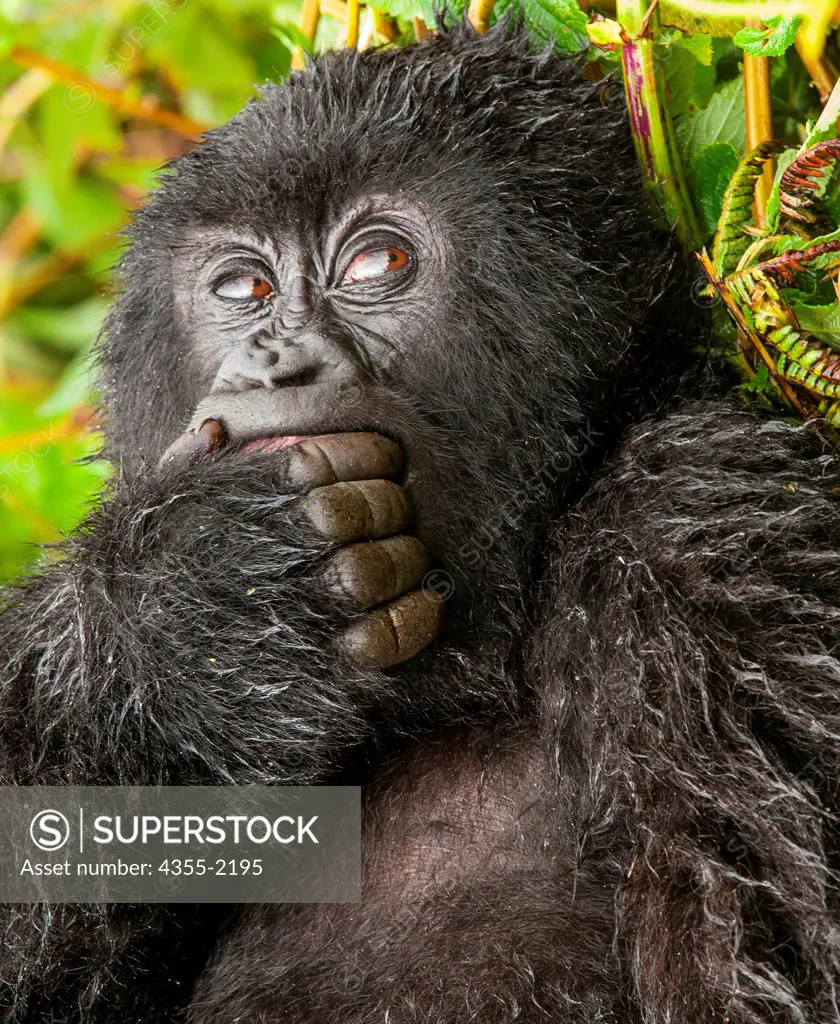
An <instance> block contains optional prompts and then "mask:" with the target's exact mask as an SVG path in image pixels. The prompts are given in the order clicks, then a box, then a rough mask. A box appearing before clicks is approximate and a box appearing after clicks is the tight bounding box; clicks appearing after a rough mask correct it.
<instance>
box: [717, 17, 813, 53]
mask: <svg viewBox="0 0 840 1024" xmlns="http://www.w3.org/2000/svg"><path fill="white" fill-rule="evenodd" d="M801 21H802V17H801V15H799V14H794V16H793V17H792V18H785V17H783V16H782V15H781V14H777V15H775V17H772V18H765V19H764V24H765V25H767V28H766V29H757V28H742V29H741V31H740V32H736V33H735V35H734V37H733V39H732V41H733V43H735V45H736V46H740V47H741V49H742V50H744V52H745V53H748V54H750V56H751V57H781V55H782V54H783V53H784V52H785V50H787V49H789V48H790V47H791V46H793V44H794V42H795V40H796V33H797V30H798V29H799V25H800V22H801Z"/></svg>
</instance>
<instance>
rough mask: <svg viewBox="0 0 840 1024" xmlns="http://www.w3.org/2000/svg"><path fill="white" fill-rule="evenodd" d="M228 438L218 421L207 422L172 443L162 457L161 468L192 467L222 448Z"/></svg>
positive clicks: (159, 464)
mask: <svg viewBox="0 0 840 1024" xmlns="http://www.w3.org/2000/svg"><path fill="white" fill-rule="evenodd" d="M226 440H227V438H226V435H225V428H224V427H223V426H222V424H221V423H220V422H219V421H218V420H213V419H210V420H205V421H204V422H203V423H202V424H200V425H199V426H198V427H197V428H196V429H195V430H188V431H186V433H183V434H181V436H180V437H179V438H177V439H176V440H175V441H173V442H172V444H171V445H170V446H169V447H168V448H167V449H166V451H165V452H164V453H163V455H162V456H161V459H160V462H159V463H158V466H159V467H160V468H162V469H163V468H167V469H169V468H181V467H184V466H191V465H193V464H194V463H196V462H198V460H199V459H201V458H203V457H204V456H205V455H209V454H210V453H211V452H214V451H216V450H217V449H218V448H221V447H222V446H223V445H224V444H225V442H226Z"/></svg>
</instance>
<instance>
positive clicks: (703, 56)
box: [656, 28, 712, 67]
mask: <svg viewBox="0 0 840 1024" xmlns="http://www.w3.org/2000/svg"><path fill="white" fill-rule="evenodd" d="M656 42H657V44H658V45H659V46H663V47H667V48H668V49H670V50H674V49H677V48H679V49H680V50H684V51H685V52H686V53H690V54H691V55H692V57H694V59H695V60H696V61H698V63H700V64H704V65H706V66H707V67H708V66H711V63H712V37H711V36H710V35H708V34H707V33H706V32H694V33H688V32H680V30H679V29H678V28H671V29H663V30H662V31H661V32H660V33H659V34H658V35H657V37H656ZM664 59H667V57H666V58H664Z"/></svg>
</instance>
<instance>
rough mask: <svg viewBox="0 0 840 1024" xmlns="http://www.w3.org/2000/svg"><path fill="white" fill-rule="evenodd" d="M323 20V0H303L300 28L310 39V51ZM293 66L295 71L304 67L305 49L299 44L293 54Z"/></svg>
mask: <svg viewBox="0 0 840 1024" xmlns="http://www.w3.org/2000/svg"><path fill="white" fill-rule="evenodd" d="M320 20H321V0H303V6H302V7H301V9H300V19H299V21H298V28H299V29H300V30H301V32H302V33H303V35H305V36H306V38H307V39H308V40H309V49H310V51H311V50H312V49H313V48H314V46H315V33H316V32H317V31H318V22H319V21H320ZM292 67H293V68H294V70H295V71H300V70H302V68H303V51H302V49H301V48H300V47H299V46H296V47H295V51H294V53H293V54H292Z"/></svg>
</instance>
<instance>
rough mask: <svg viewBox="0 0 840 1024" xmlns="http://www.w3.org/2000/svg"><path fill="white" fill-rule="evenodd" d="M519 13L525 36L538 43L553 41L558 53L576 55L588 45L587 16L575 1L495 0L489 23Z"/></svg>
mask: <svg viewBox="0 0 840 1024" xmlns="http://www.w3.org/2000/svg"><path fill="white" fill-rule="evenodd" d="M518 10H521V11H522V14H523V17H524V19H525V25H526V27H527V28H528V31H529V33H530V34H531V36H532V37H533V38H534V40H535V41H536V42H538V43H547V42H549V41H550V40H553V41H554V48H555V50H557V51H558V52H559V53H569V54H573V53H580V52H581V50H585V49H586V48H587V47H588V45H589V36H588V34H587V31H586V25H587V20H588V19H587V17H586V15H585V14H584V13H583V11H582V10H581V9H580V7H578V5H577V2H576V0H524V2H523V3H521V4H520V3H519V0H497V2H496V6H495V7H494V9H493V20H494V21H496V20H498V19H499V18H501V17H502V16H503V15H504V14H506V13H507V12H508V11H518Z"/></svg>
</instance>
